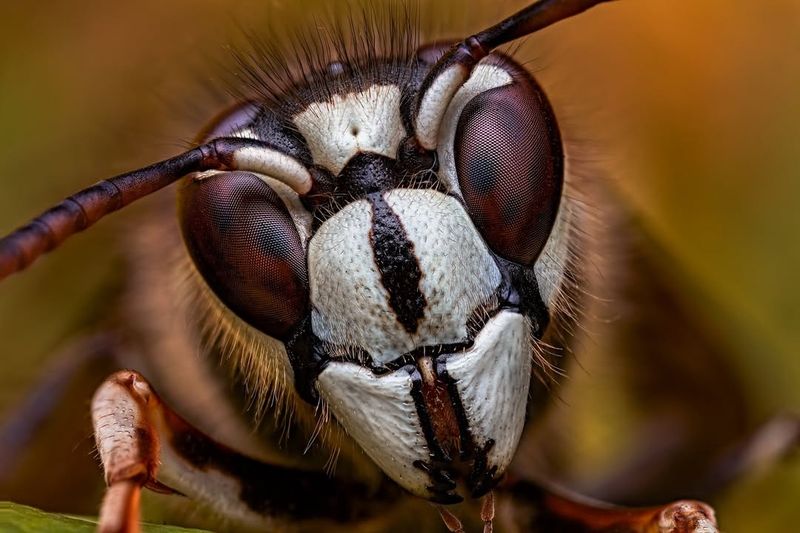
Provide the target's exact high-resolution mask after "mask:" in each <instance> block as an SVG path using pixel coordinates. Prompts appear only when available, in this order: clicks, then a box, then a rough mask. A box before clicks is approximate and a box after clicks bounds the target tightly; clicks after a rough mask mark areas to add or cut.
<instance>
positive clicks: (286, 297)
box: [180, 172, 308, 340]
mask: <svg viewBox="0 0 800 533" xmlns="http://www.w3.org/2000/svg"><path fill="white" fill-rule="evenodd" d="M180 210H181V213H180V219H181V227H182V231H183V237H184V240H185V241H186V245H187V247H188V249H189V254H190V255H191V257H192V260H193V261H194V263H195V265H196V266H197V269H198V270H199V271H200V273H201V274H202V276H203V278H204V279H205V280H206V282H207V283H208V285H209V287H211V289H212V290H213V291H214V293H215V294H216V295H217V297H219V299H220V300H221V301H222V302H223V303H224V304H225V305H226V306H227V307H228V308H229V309H230V310H231V311H233V312H234V313H236V315H238V316H239V317H240V318H242V319H243V320H244V321H246V322H247V323H249V324H250V325H252V326H254V327H255V328H257V329H259V330H261V331H263V332H264V333H266V334H267V335H270V336H272V337H275V338H277V339H281V340H285V339H286V338H287V336H288V335H290V333H291V330H292V328H293V327H294V326H295V325H296V324H297V323H298V322H299V321H300V320H301V319H302V318H303V317H304V316H305V315H306V313H307V309H308V274H307V268H306V262H305V253H304V251H303V247H302V244H301V242H300V236H299V235H298V233H297V229H296V228H295V226H294V223H293V222H292V218H291V216H290V215H289V212H288V211H287V209H286V206H285V205H284V204H283V202H282V201H281V199H280V197H279V196H278V195H277V193H275V191H274V190H272V188H270V186H269V185H267V184H266V183H265V182H264V181H263V180H262V179H260V178H259V177H258V176H256V175H253V174H250V173H247V172H225V173H221V174H215V175H212V176H210V177H206V178H203V179H195V180H192V181H190V182H188V183H187V185H186V186H185V187H184V189H183V190H182V191H181V204H180Z"/></svg>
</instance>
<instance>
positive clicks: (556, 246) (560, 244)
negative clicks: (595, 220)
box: [533, 196, 575, 309]
mask: <svg viewBox="0 0 800 533" xmlns="http://www.w3.org/2000/svg"><path fill="white" fill-rule="evenodd" d="M573 211H574V210H573V206H572V204H571V203H570V202H569V201H568V199H567V197H566V196H564V197H562V198H561V206H560V207H559V209H558V216H557V217H556V222H555V224H554V225H553V231H552V232H550V236H549V237H548V238H547V243H546V244H545V246H544V249H542V253H541V254H540V255H539V257H538V258H537V259H536V263H535V264H534V265H533V271H534V273H535V274H536V283H537V284H538V285H539V294H540V295H541V296H542V301H543V302H544V305H545V306H546V307H547V308H548V309H552V308H553V304H554V302H555V299H556V297H557V296H558V292H559V290H560V289H561V286H562V283H563V281H564V272H565V271H566V269H567V261H568V259H569V239H570V236H569V228H570V226H571V219H572V218H573V217H574V216H575V213H574V212H573Z"/></svg>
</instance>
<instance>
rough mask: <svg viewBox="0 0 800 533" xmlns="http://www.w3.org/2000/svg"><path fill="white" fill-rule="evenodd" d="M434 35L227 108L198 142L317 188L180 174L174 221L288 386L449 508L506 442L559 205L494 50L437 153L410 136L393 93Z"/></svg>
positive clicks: (538, 110) (550, 269) (423, 67)
mask: <svg viewBox="0 0 800 533" xmlns="http://www.w3.org/2000/svg"><path fill="white" fill-rule="evenodd" d="M444 50H445V49H444V48H441V47H429V48H424V49H421V50H420V51H419V53H418V54H417V56H416V61H415V62H414V63H407V62H404V63H402V64H401V63H395V62H391V61H388V60H387V61H386V63H385V64H382V63H379V64H374V65H372V68H373V71H372V74H369V73H367V74H364V72H363V69H362V71H361V72H360V75H359V76H358V77H354V78H353V80H352V82H348V79H347V76H348V70H347V69H346V68H338V69H337V72H336V73H337V74H338V75H339V76H340V77H343V82H341V83H339V84H338V85H337V87H339V88H340V90H339V91H338V92H337V93H336V94H333V95H332V96H329V97H327V98H325V99H319V98H314V97H313V96H305V97H304V96H303V95H304V94H306V93H303V91H304V88H303V87H302V86H300V87H295V88H294V89H293V91H294V93H296V94H300V95H301V96H300V97H295V98H293V99H292V103H291V104H287V105H286V106H285V107H283V108H278V109H275V108H274V106H273V107H270V106H267V105H266V104H264V105H261V104H258V103H249V104H245V105H243V106H241V107H240V108H238V109H237V110H235V111H233V112H232V113H231V114H230V116H229V117H228V118H227V119H226V120H223V121H221V122H220V123H219V124H218V125H217V127H216V129H214V130H212V131H211V133H210V134H209V135H210V136H211V137H214V136H217V137H222V136H228V137H230V136H240V137H245V138H252V139H260V140H268V141H269V142H270V143H271V144H272V146H276V147H277V148H279V149H280V150H282V151H283V152H284V153H286V154H288V155H290V156H291V157H293V158H295V159H296V160H297V161H300V162H302V163H303V164H305V165H306V166H307V167H308V168H309V169H310V172H311V174H312V175H313V178H314V183H315V185H314V188H313V189H312V190H311V192H310V193H309V194H307V195H305V196H303V197H300V196H298V195H297V194H296V193H295V192H294V191H292V190H291V189H290V188H288V187H286V186H284V185H282V184H281V183H279V182H277V181H276V180H274V179H272V178H270V177H269V176H265V175H260V174H255V173H252V172H216V173H207V174H204V175H203V176H201V177H197V178H195V179H192V180H190V181H188V182H187V183H186V185H185V186H184V187H183V189H182V191H181V211H182V217H181V219H182V221H183V222H182V223H183V232H184V237H185V240H186V242H187V245H188V248H189V251H190V254H191V256H192V258H193V260H194V261H195V263H196V265H197V267H198V270H199V271H200V273H201V274H202V275H203V277H204V279H205V280H206V282H207V283H208V285H209V287H210V288H211V289H212V290H213V291H214V292H215V293H216V294H217V296H218V297H219V299H220V300H221V301H222V302H223V303H224V304H225V305H226V306H227V307H228V308H229V309H230V310H231V311H232V312H234V313H235V314H237V315H238V316H239V317H241V318H242V319H243V320H244V321H246V322H247V323H248V324H250V325H251V326H253V327H255V328H257V329H259V330H260V331H262V332H264V333H266V334H267V335H270V336H272V337H274V338H277V339H279V340H281V341H283V342H284V343H285V345H286V348H287V354H288V355H289V358H290V361H291V365H292V368H293V370H294V374H295V386H296V388H297V390H298V392H299V393H300V395H301V396H302V397H303V398H304V399H305V400H307V401H309V402H312V403H316V402H318V401H320V400H322V401H324V402H326V403H327V404H328V406H329V408H330V411H331V412H332V413H333V415H334V416H335V418H336V420H337V421H338V422H339V423H340V424H341V425H342V426H343V427H344V429H345V430H346V431H347V432H348V433H349V435H350V436H352V438H353V439H354V440H355V441H356V442H357V443H358V444H359V445H360V446H361V447H362V448H363V450H364V452H365V453H366V454H367V455H369V457H371V458H372V460H374V461H375V463H376V464H377V465H378V466H380V468H382V469H383V471H384V472H385V473H386V474H387V475H388V476H389V477H391V478H392V479H393V480H395V481H396V482H397V483H398V484H400V485H401V486H403V487H405V488H406V489H407V490H409V491H410V492H412V493H414V494H416V495H418V496H421V497H423V498H426V499H429V500H432V501H436V502H440V503H453V502H457V501H460V500H461V499H462V498H463V497H464V496H472V497H477V496H480V495H482V494H484V493H486V492H487V491H489V490H491V488H492V487H493V486H494V484H495V483H496V482H497V481H498V480H499V478H500V477H501V475H502V474H503V472H504V471H505V469H506V468H507V466H508V465H509V463H510V462H511V459H512V458H513V456H514V453H515V450H516V447H517V443H518V441H519V438H520V436H521V433H522V429H523V426H524V424H525V420H526V407H527V403H528V393H529V385H530V380H531V372H532V369H531V361H532V350H533V343H534V342H536V339H538V338H539V337H541V335H542V334H543V331H544V329H545V327H546V326H547V323H548V319H549V309H550V307H551V306H552V304H553V301H552V300H553V298H555V295H556V294H557V292H558V287H559V284H560V283H561V279H562V277H563V275H564V264H565V261H566V255H567V250H566V247H567V239H566V235H565V234H564V233H563V229H562V228H563V227H564V223H563V220H561V219H563V217H565V216H567V213H568V209H567V207H566V206H565V205H563V204H562V202H561V192H562V183H563V153H562V147H561V139H560V136H559V133H558V129H557V126H556V122H555V119H554V116H553V113H552V111H551V109H550V106H549V104H548V102H547V100H546V98H545V96H544V94H543V92H542V90H541V89H540V88H539V86H538V85H537V84H536V83H535V81H534V80H533V79H532V78H531V77H530V75H529V74H528V73H527V72H526V71H525V70H524V69H522V67H520V66H519V65H517V64H516V63H514V62H513V61H512V60H510V59H508V58H507V57H504V56H501V55H498V54H493V55H490V56H488V57H487V58H486V59H484V60H483V61H481V62H480V63H479V64H478V65H477V67H476V68H475V69H474V70H473V71H472V74H471V76H470V78H469V79H468V81H467V82H466V83H465V84H464V85H463V86H462V87H461V88H460V89H459V90H458V92H457V93H456V95H455V97H454V98H453V99H452V101H451V102H450V104H449V107H448V108H447V110H446V113H445V115H444V120H443V122H442V123H441V128H440V131H439V133H438V139H439V141H438V143H437V146H436V148H435V150H425V149H423V148H421V147H420V145H419V144H418V143H416V142H414V138H413V136H412V134H411V129H412V119H411V116H410V113H411V110H410V108H409V102H411V101H413V96H414V94H416V93H417V92H419V90H420V85H421V84H422V83H423V79H424V78H425V74H426V73H427V72H428V70H429V69H430V68H431V66H432V65H433V64H434V62H435V61H436V60H437V59H438V58H439V56H441V54H442V53H443V51H444ZM331 72H332V71H331ZM331 72H327V73H321V74H320V75H321V76H329V75H332V74H331ZM307 94H308V95H313V94H316V93H314V92H313V91H311V90H309V91H307ZM303 98H305V100H304V99H303ZM554 228H555V229H554Z"/></svg>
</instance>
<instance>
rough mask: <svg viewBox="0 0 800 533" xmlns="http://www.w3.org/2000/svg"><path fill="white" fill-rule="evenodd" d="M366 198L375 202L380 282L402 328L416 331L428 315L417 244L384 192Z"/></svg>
mask: <svg viewBox="0 0 800 533" xmlns="http://www.w3.org/2000/svg"><path fill="white" fill-rule="evenodd" d="M367 200H368V201H369V203H370V205H371V206H372V228H371V229H370V232H369V238H370V243H371V244H372V250H373V254H374V257H375V264H376V265H377V267H378V271H379V272H380V273H381V282H382V283H383V286H384V288H386V291H387V292H388V293H389V306H390V307H391V308H392V310H393V311H394V312H395V315H396V316H397V320H398V322H400V324H402V326H403V328H404V329H405V330H406V331H407V332H408V333H411V334H413V333H416V331H417V326H418V324H419V321H420V319H422V317H423V316H424V315H425V305H426V301H425V295H424V294H422V291H421V290H420V281H422V271H421V270H420V267H419V262H418V261H417V257H416V256H415V255H414V244H413V243H412V242H411V241H410V240H409V238H408V235H407V234H406V230H405V228H404V227H403V223H402V222H401V221H400V218H399V217H398V216H397V213H395V212H394V211H392V209H391V207H389V205H388V204H387V203H386V200H384V198H383V195H382V194H380V193H378V194H370V195H368V196H367Z"/></svg>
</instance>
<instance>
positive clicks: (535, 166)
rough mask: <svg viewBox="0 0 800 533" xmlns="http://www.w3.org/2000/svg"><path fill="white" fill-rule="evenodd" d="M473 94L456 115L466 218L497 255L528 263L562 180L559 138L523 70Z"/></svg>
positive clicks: (549, 223) (546, 230)
mask: <svg viewBox="0 0 800 533" xmlns="http://www.w3.org/2000/svg"><path fill="white" fill-rule="evenodd" d="M511 73H512V78H513V80H514V81H513V83H511V84H509V85H505V86H502V87H497V88H495V89H490V90H488V91H485V92H483V93H481V94H479V95H477V96H475V97H474V98H473V99H472V100H471V101H470V102H469V103H468V104H467V105H466V106H465V107H464V110H463V111H462V113H461V117H460V118H459V121H458V126H457V129H456V136H455V146H454V154H455V165H456V172H457V174H458V180H459V184H460V186H461V192H462V194H463V196H464V201H465V202H466V204H467V208H468V211H469V214H470V216H471V217H472V220H473V221H474V222H475V225H476V226H477V227H478V229H479V230H480V232H481V234H482V235H483V237H484V238H485V239H486V242H487V243H488V244H489V246H490V247H491V248H492V250H494V251H495V253H497V254H498V255H500V256H501V257H504V258H506V259H509V260H511V261H514V262H517V263H520V264H523V265H531V264H533V263H534V261H536V258H537V257H538V256H539V254H540V253H541V251H542V248H543V247H544V245H545V242H546V241H547V238H548V236H549V235H550V232H551V230H552V228H553V224H554V222H555V218H556V214H557V212H558V205H559V201H560V197H561V188H562V183H563V152H562V148H561V138H560V136H559V134H558V128H557V126H556V123H555V118H554V117H553V114H552V111H551V109H550V105H549V104H548V102H547V100H546V98H545V96H544V93H543V92H542V90H541V89H540V88H539V87H538V86H537V85H536V84H535V82H533V80H531V79H530V78H529V77H528V76H527V74H526V73H523V72H519V71H516V72H514V71H513V70H512V71H511Z"/></svg>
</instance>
